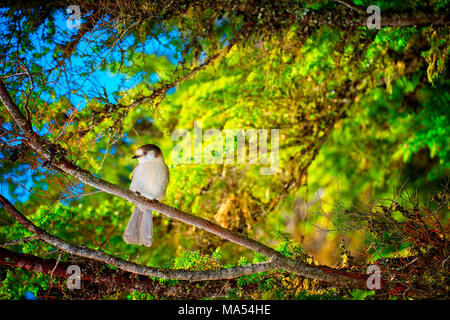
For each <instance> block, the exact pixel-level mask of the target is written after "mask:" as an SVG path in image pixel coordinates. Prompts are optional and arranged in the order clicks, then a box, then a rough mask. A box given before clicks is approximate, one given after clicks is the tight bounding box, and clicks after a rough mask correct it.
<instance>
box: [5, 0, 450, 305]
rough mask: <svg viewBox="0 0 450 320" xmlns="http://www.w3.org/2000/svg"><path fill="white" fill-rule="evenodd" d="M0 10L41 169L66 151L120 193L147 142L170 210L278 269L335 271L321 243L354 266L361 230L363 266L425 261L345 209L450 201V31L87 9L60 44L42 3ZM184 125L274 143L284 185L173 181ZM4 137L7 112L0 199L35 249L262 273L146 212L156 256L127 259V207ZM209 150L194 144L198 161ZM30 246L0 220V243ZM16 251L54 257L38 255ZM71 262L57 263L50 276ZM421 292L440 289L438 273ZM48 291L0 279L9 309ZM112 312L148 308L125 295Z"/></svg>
mask: <svg viewBox="0 0 450 320" xmlns="http://www.w3.org/2000/svg"><path fill="white" fill-rule="evenodd" d="M352 3H353V4H355V5H357V6H360V8H362V10H364V8H365V7H366V6H367V1H360V0H354V1H352ZM6 4H7V5H9V6H10V8H5V9H2V11H0V16H1V18H2V26H3V29H2V31H3V32H2V34H1V35H0V44H1V45H0V57H1V58H2V61H4V63H2V64H0V73H1V74H0V75H1V76H5V78H4V82H5V83H6V85H7V87H8V90H9V91H10V92H11V94H12V96H13V98H14V100H15V101H16V103H17V104H18V105H19V106H20V108H21V109H22V111H23V112H25V110H24V106H25V101H28V96H29V104H28V108H29V110H30V111H31V115H32V117H31V123H32V126H33V128H34V129H35V130H36V131H38V133H39V135H42V136H43V135H45V136H46V138H47V139H49V140H50V141H51V143H52V148H53V149H52V150H53V151H55V152H53V153H54V157H53V159H52V160H53V161H58V160H59V159H60V158H61V156H62V154H63V153H62V149H65V151H64V152H66V154H65V155H66V156H67V157H68V158H69V159H71V160H73V161H74V162H76V163H77V165H79V166H80V167H82V168H84V169H86V170H89V171H90V172H92V173H93V174H94V175H96V176H98V177H101V178H102V179H105V180H107V181H110V182H112V183H116V184H118V185H120V186H122V187H124V188H127V187H128V186H129V183H130V173H131V171H132V169H133V167H134V166H135V165H136V162H135V161H134V160H131V156H132V155H134V152H135V150H136V148H137V147H138V146H139V145H142V144H146V143H156V144H158V145H159V146H160V147H161V149H162V151H163V154H164V157H165V160H166V162H167V163H168V165H169V167H170V175H171V179H170V184H169V187H168V189H167V193H166V197H165V199H164V200H163V201H164V202H165V203H167V204H169V205H171V206H174V207H176V208H179V209H181V210H185V211H187V212H189V213H191V214H193V215H195V216H199V217H202V218H205V219H208V220H211V221H213V222H215V223H217V224H219V225H221V226H222V227H225V228H227V229H229V230H231V231H233V232H237V233H240V234H243V235H245V236H248V237H251V238H255V239H257V240H258V241H261V242H263V243H268V244H270V245H272V246H274V247H275V246H276V249H277V250H278V251H279V252H280V253H281V254H283V255H285V256H287V257H290V258H293V259H297V260H300V261H303V262H308V263H313V261H312V259H311V256H314V258H315V260H318V261H319V263H321V264H329V265H331V264H335V263H336V262H337V261H336V260H337V259H336V258H335V257H336V256H338V254H336V252H337V247H338V245H339V241H340V240H341V239H340V237H341V236H342V233H333V232H329V231H325V230H334V229H339V230H340V229H343V230H346V231H348V230H350V231H349V232H348V233H345V239H346V241H347V242H350V244H349V245H350V247H351V249H352V251H357V252H361V251H363V250H364V249H365V247H363V245H365V243H364V244H363V243H362V242H361V238H360V237H359V235H358V234H357V232H354V230H355V228H353V227H356V228H357V229H358V230H361V233H363V234H364V235H367V239H366V240H367V241H369V242H370V244H372V247H371V248H372V249H371V250H368V251H369V252H368V254H369V257H370V259H373V260H376V259H378V260H381V258H383V259H384V258H392V257H394V256H395V254H396V253H398V252H400V253H401V254H403V255H404V256H405V255H410V254H412V252H413V251H414V248H415V247H418V248H421V250H419V251H420V252H414V254H418V255H422V256H421V257H422V258H423V259H424V261H428V260H427V259H431V258H430V257H432V254H431V252H432V248H430V247H427V246H423V245H418V244H417V243H416V242H414V241H413V240H414V239H409V238H408V239H406V238H405V237H402V234H401V233H400V232H399V231H398V230H397V229H396V228H395V227H396V226H399V225H401V226H404V224H405V221H406V220H407V217H405V216H403V214H402V212H398V211H397V210H393V211H392V212H390V211H389V212H387V213H386V212H384V211H383V210H381V211H380V212H378V211H374V212H372V211H371V210H372V209H373V208H372V207H370V208H369V209H368V211H369V212H372V213H374V214H376V217H378V218H379V217H380V215H383V214H387V215H388V219H387V220H386V219H385V220H383V221H381V220H382V219H378V220H377V219H374V220H373V221H372V224H369V223H368V222H367V219H364V218H362V216H363V215H362V213H364V212H360V211H358V210H356V211H357V212H355V210H354V209H355V207H356V208H360V207H362V208H366V207H367V203H374V202H375V201H378V200H379V199H383V198H390V196H392V193H393V192H392V188H393V186H396V187H398V186H403V185H404V182H405V181H407V182H408V183H406V184H405V186H404V187H402V190H403V191H405V192H410V193H416V192H417V196H418V197H419V198H420V199H422V200H423V199H426V198H427V197H428V196H429V194H430V193H431V192H434V191H436V190H437V189H442V186H443V185H445V184H446V181H447V179H448V178H449V172H450V149H449V143H448V136H449V135H450V132H449V130H450V129H449V128H450V121H449V118H450V113H449V112H450V111H449V110H450V109H449V105H450V103H449V100H450V94H449V92H450V90H449V82H448V69H447V66H448V53H449V43H450V41H449V40H450V39H449V27H448V26H447V25H436V26H430V25H427V24H425V25H421V26H417V27H383V28H382V29H381V30H367V29H366V28H365V27H362V26H360V23H358V24H357V25H351V22H355V21H357V20H358V19H359V18H360V17H359V16H358V15H357V14H356V13H355V12H353V10H351V9H348V8H347V7H345V6H343V5H342V4H341V3H338V2H336V1H309V0H307V1H303V0H302V1H299V0H295V1H271V0H264V1H241V2H236V1H228V0H223V1H209V0H208V1H193V2H187V1H173V2H171V5H170V6H167V5H166V3H165V2H160V1H152V2H149V1H118V2H114V3H113V2H111V3H104V4H101V5H100V4H97V3H95V2H93V1H88V2H81V3H80V5H81V6H82V7H83V8H82V9H83V12H90V13H91V16H90V18H89V21H90V22H86V24H84V27H86V28H84V27H83V28H81V29H80V30H78V31H73V33H70V32H69V31H67V30H65V29H63V28H60V27H59V26H57V21H56V20H58V19H56V18H57V15H58V14H61V13H62V10H64V8H62V7H60V6H54V5H52V3H51V2H50V3H42V4H39V6H36V7H34V6H32V7H30V8H29V9H27V10H18V5H19V4H16V3H14V2H12V1H7V3H6ZM371 4H377V5H378V6H380V8H381V10H382V14H383V15H384V14H386V15H393V16H394V17H395V16H396V15H400V16H402V15H409V14H413V15H414V16H415V17H418V18H421V17H428V16H429V17H431V16H434V15H442V14H445V15H447V14H448V9H447V8H448V1H447V0H440V1H435V0H432V1H431V0H430V1H412V0H408V1H402V0H395V1H373V3H371ZM55 19H56V20H55ZM95 21H106V22H105V23H104V24H103V23H102V25H98V24H97V25H95V26H94V27H95V28H97V29H95V32H92V33H91V32H90V31H92V30H91V29H90V28H89V27H88V26H89V24H88V23H94V22H95ZM19 25H20V28H21V29H20V31H21V32H19V29H18V26H19ZM90 27H92V26H90ZM77 32H78V33H77ZM83 32H85V33H84V34H83ZM87 35H90V36H91V37H89V39H88V38H87ZM77 36H80V38H77ZM34 38H36V39H39V46H37V45H36V41H34V40H33V39H34ZM87 39H88V40H87ZM234 41H236V43H234ZM45 61H48V62H49V63H50V64H45V63H44V62H45ZM24 65H26V66H27V67H28V69H29V71H30V73H31V74H32V75H33V77H34V85H35V88H34V90H32V92H31V95H29V92H30V88H31V82H30V81H29V77H28V76H26V75H24V74H22V75H20V76H13V75H14V74H15V73H17V72H23V70H24ZM46 70H52V73H47V71H46ZM97 71H100V72H103V75H104V74H107V75H108V76H110V77H111V78H107V79H106V80H105V78H102V77H101V74H102V73H98V72H97ZM97 77H99V78H98V79H100V80H98V79H96V78H97ZM114 77H120V79H123V83H122V84H121V86H120V88H116V89H107V88H108V86H107V85H106V84H104V83H102V82H107V81H109V79H113V78H114ZM91 82H92V83H93V85H91V86H90V85H88V84H89V83H91ZM99 82H100V83H99ZM170 88H172V89H170ZM168 89H170V91H169V90H168ZM74 98H76V99H74ZM80 101H81V102H80ZM75 102H76V103H80V105H79V106H78V105H73V104H74V103H75ZM196 122H197V123H198V122H201V124H202V129H203V133H204V132H205V131H206V130H208V129H217V130H220V132H222V133H223V134H224V135H225V130H227V129H242V130H248V129H268V130H270V129H279V130H280V131H279V133H280V135H279V136H280V141H279V145H280V147H279V160H280V161H279V168H276V169H277V170H276V173H275V174H273V175H261V171H260V169H261V168H262V167H265V166H264V165H262V164H261V163H258V164H247V163H245V164H224V163H214V164H206V163H201V164H194V163H183V164H175V163H174V161H173V158H172V154H171V151H172V150H173V148H174V146H176V145H177V143H178V141H173V140H172V138H171V135H172V133H173V132H174V130H175V129H185V130H186V131H187V132H188V133H189V134H190V135H191V137H192V136H193V133H194V123H196ZM12 123H13V119H12V118H11V116H10V115H9V113H7V112H2V113H0V125H1V128H2V130H1V131H0V135H1V136H0V138H1V141H0V142H1V150H0V159H1V161H2V163H1V173H2V180H1V181H0V182H1V188H2V194H3V193H5V194H7V195H10V196H11V198H12V200H14V201H15V205H16V206H17V208H18V209H19V210H21V211H22V212H24V213H25V214H26V215H27V217H28V218H30V219H31V220H32V221H34V222H35V223H36V224H37V225H38V226H39V227H41V228H43V229H45V230H47V231H48V232H50V233H52V234H54V235H56V236H58V237H61V238H63V239H65V240H67V241H69V242H71V243H75V244H80V245H85V246H88V247H90V248H95V249H101V250H104V251H105V252H107V253H110V254H114V255H116V256H118V257H121V258H123V259H127V260H129V261H133V262H136V263H141V264H146V265H151V266H162V267H166V268H175V269H187V270H214V269H217V268H221V267H230V266H236V265H246V264H249V263H259V262H263V261H266V260H267V259H266V258H265V257H264V256H262V255H260V254H252V253H251V252H249V250H246V249H243V248H240V247H237V246H235V245H234V244H230V243H226V242H224V241H222V240H221V239H218V238H217V237H215V236H212V235H210V234H207V233H206V232H204V231H201V230H198V229H194V228H193V227H191V226H187V225H185V224H182V223H179V222H177V221H172V220H170V219H168V218H167V217H165V216H163V215H161V214H159V213H153V214H154V222H155V223H154V244H153V246H152V247H151V248H145V247H140V246H134V245H127V244H126V243H124V241H123V239H122V234H123V230H124V228H125V226H126V223H127V221H128V219H129V216H130V214H131V212H132V210H133V204H131V203H129V202H127V201H125V200H123V199H121V198H118V197H114V196H111V195H109V194H105V193H99V192H96V190H94V189H92V188H90V187H87V186H85V185H82V184H77V183H78V182H76V181H74V180H72V179H71V178H68V177H66V176H64V175H62V174H61V172H59V171H56V170H53V169H51V167H50V166H48V163H43V162H42V161H40V160H39V161H37V160H36V154H34V153H33V152H32V150H30V148H29V147H28V145H27V144H26V143H24V142H21V139H22V137H21V135H20V134H19V133H18V130H17V128H14V127H13V126H12ZM223 141H225V137H224V138H223ZM269 141H270V140H269ZM246 142H248V140H246ZM209 143H212V141H203V149H202V150H201V151H202V152H205V153H206V152H207V151H208V149H207V147H208V145H209ZM236 144H237V142H236V143H235V145H236ZM224 145H225V144H224ZM268 146H269V149H270V147H272V143H271V142H269V145H268ZM245 150H246V152H248V151H249V148H248V144H247V146H246V147H245ZM223 151H224V152H225V151H227V150H226V148H224V150H223ZM188 160H193V156H192V155H191V157H190V159H188ZM24 190H25V191H24ZM26 190H28V191H26ZM318 190H324V195H323V196H322V197H321V201H320V202H319V203H315V204H311V206H310V207H308V209H307V210H306V211H307V212H306V213H305V215H303V216H302V214H299V213H298V212H297V211H295V210H296V209H295V208H294V207H295V203H298V202H296V201H297V200H298V199H299V198H302V199H304V200H305V201H306V200H308V201H309V200H311V199H312V200H311V201H312V202H314V201H313V200H315V199H316V198H317V192H318ZM444 192H446V191H444ZM443 197H444V196H443ZM399 208H400V207H399ZM301 213H302V212H301ZM316 213H317V214H316ZM391 213H392V215H391ZM440 214H441V215H442V216H443V217H444V218H445V217H446V216H445V214H443V213H442V212H440ZM330 217H331V218H332V220H333V223H334V224H333V223H332V222H330ZM352 219H353V220H352ZM349 221H352V222H353V224H350V223H349ZM288 225H289V228H290V229H288ZM369 225H370V226H369ZM285 226H286V227H285ZM317 226H318V227H321V228H323V229H324V230H322V231H323V232H322V233H320V232H317ZM347 226H350V227H352V228H353V229H352V228H346V227H347ZM364 228H365V229H364ZM367 228H368V229H367ZM370 228H372V229H370ZM274 230H275V231H274ZM423 230H428V229H427V228H424V229H422V231H423ZM428 231H429V230H428ZM291 232H292V233H293V236H291V234H290V233H291ZM424 232H425V231H424ZM30 235H31V234H30V233H29V232H28V231H26V230H25V229H24V228H23V227H21V226H20V225H19V224H18V223H16V222H14V221H13V220H12V219H11V218H10V217H9V215H7V213H6V212H5V210H0V241H1V242H4V241H9V240H11V239H20V238H23V237H27V236H30ZM343 237H344V236H343ZM416 238H417V239H420V237H416ZM436 241H437V240H436ZM300 242H301V243H300ZM436 243H439V241H437V242H436ZM370 244H369V246H370ZM346 245H347V244H346ZM436 246H437V244H436V245H435V246H434V248H435V249H436ZM374 247H377V248H382V249H383V252H382V253H381V254H379V253H377V252H374V251H373V250H374V249H373V248H374ZM11 249H12V250H15V251H20V252H23V253H27V254H33V255H39V256H46V257H47V256H48V257H52V258H57V257H58V255H57V254H56V252H55V249H54V248H53V247H51V246H50V245H47V244H45V243H43V242H41V241H30V242H25V243H21V244H18V245H15V246H12V247H11ZM69 258H70V257H69V256H68V255H67V254H63V255H62V256H61V259H62V261H65V260H68V259H69ZM365 258H367V257H365ZM428 276H429V277H431V278H433V281H434V282H433V283H434V284H437V285H442V282H443V281H442V279H443V278H442V277H444V278H445V273H444V272H442V274H437V273H434V274H433V273H429V274H428ZM413 280H416V279H413ZM48 281H49V279H48V277H47V276H42V275H34V276H33V275H31V274H30V273H28V272H25V271H21V270H7V271H6V273H5V274H4V277H3V276H2V285H1V288H0V294H1V297H2V298H3V297H4V298H14V299H18V298H22V297H23V296H24V294H25V292H26V291H27V290H28V291H31V292H34V293H37V292H38V290H40V289H41V288H42V289H44V287H45V286H46V285H47V284H48ZM161 282H162V283H163V284H164V285H177V284H179V282H178V281H173V280H167V281H161ZM15 283H19V284H20V285H15ZM415 283H417V281H416V282H415ZM237 285H238V288H237V289H236V290H234V291H232V292H229V293H228V297H230V298H233V297H235V298H250V297H249V296H246V294H247V293H246V292H247V291H245V290H247V289H248V288H249V287H252V286H253V287H255V286H256V287H257V288H258V290H259V291H258V292H257V293H254V295H255V296H254V297H252V298H263V299H336V298H338V297H340V296H341V297H345V298H353V299H362V298H365V297H366V296H367V295H371V293H368V292H359V291H352V293H351V294H344V293H343V292H338V291H332V290H322V288H320V287H319V286H318V285H317V284H316V283H310V282H308V281H306V280H305V279H301V278H299V277H294V276H292V275H287V274H285V273H283V272H279V271H273V272H264V273H259V274H255V275H250V276H246V277H241V278H239V279H238V280H237ZM122 296H124V297H126V298H127V299H130V300H134V299H155V298H157V297H155V296H154V295H152V294H145V293H138V292H131V293H129V294H126V295H122ZM113 297H114V296H111V298H113Z"/></svg>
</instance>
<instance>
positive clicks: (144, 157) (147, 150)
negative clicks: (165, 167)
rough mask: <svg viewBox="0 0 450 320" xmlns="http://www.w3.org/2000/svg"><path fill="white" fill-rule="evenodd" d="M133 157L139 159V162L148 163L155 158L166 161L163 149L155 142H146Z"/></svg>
mask: <svg viewBox="0 0 450 320" xmlns="http://www.w3.org/2000/svg"><path fill="white" fill-rule="evenodd" d="M132 159H137V160H138V161H139V163H146V162H150V161H155V160H162V161H164V158H163V155H162V152H161V149H160V148H159V147H158V146H157V145H155V144H146V145H143V146H141V147H139V148H138V149H137V150H136V155H135V156H134V157H132Z"/></svg>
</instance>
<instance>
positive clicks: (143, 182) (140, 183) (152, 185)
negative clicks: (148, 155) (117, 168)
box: [130, 162, 169, 200]
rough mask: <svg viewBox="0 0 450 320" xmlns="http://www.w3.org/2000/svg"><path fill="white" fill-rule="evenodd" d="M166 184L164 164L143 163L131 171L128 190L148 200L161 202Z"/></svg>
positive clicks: (166, 173)
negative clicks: (131, 176)
mask: <svg viewBox="0 0 450 320" xmlns="http://www.w3.org/2000/svg"><path fill="white" fill-rule="evenodd" d="M168 182H169V176H168V170H167V166H166V164H165V163H164V162H161V163H160V162H150V163H144V164H139V165H138V166H137V167H136V168H135V169H134V170H133V178H132V180H131V185H130V189H131V190H132V191H137V192H139V193H140V194H142V195H143V196H144V197H147V198H149V199H156V200H161V199H162V198H163V197H164V195H165V193H166V188H167V184H168Z"/></svg>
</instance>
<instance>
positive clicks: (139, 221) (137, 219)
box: [123, 205, 153, 247]
mask: <svg viewBox="0 0 450 320" xmlns="http://www.w3.org/2000/svg"><path fill="white" fill-rule="evenodd" d="M152 238H153V215H152V210H150V209H146V208H140V207H139V206H138V205H136V206H135V207H134V210H133V213H132V214H131V218H130V220H129V221H128V225H127V227H126V229H125V232H124V234H123V240H124V241H125V242H126V243H128V244H139V245H144V246H147V247H150V246H151V245H152Z"/></svg>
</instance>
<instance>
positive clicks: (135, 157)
mask: <svg viewBox="0 0 450 320" xmlns="http://www.w3.org/2000/svg"><path fill="white" fill-rule="evenodd" d="M137 158H139V157H138V156H132V157H131V159H137Z"/></svg>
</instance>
